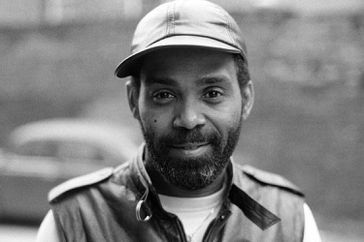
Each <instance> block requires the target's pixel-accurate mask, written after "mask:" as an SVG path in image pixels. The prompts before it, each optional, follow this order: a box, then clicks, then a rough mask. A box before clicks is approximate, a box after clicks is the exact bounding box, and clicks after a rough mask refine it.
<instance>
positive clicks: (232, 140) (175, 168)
mask: <svg viewBox="0 0 364 242" xmlns="http://www.w3.org/2000/svg"><path fill="white" fill-rule="evenodd" d="M241 123H242V120H240V121H239V123H238V124H237V125H236V126H234V127H230V128H229V129H228V132H227V135H226V137H222V136H221V135H220V134H219V133H218V132H217V131H213V130H210V131H203V130H202V129H200V128H195V129H192V130H187V129H174V130H173V131H172V132H170V133H168V134H166V135H164V136H161V137H158V138H157V136H156V134H155V133H154V132H153V130H152V129H151V128H150V129H145V128H144V127H143V125H141V126H142V132H143V136H144V139H145V142H146V146H147V149H148V152H149V153H148V154H149V157H148V158H149V159H148V160H147V164H148V165H149V166H151V167H152V168H153V169H154V170H155V171H157V172H158V173H159V174H161V175H162V176H163V177H164V178H165V179H166V180H167V181H168V182H170V183H171V184H173V185H175V186H177V187H180V188H183V189H187V190H198V189H202V188H204V187H206V186H208V185H210V184H211V183H212V182H213V181H215V179H216V178H217V177H218V176H219V175H220V174H221V173H222V172H223V170H224V169H225V167H226V166H227V164H228V163H229V161H230V157H231V155H232V153H233V151H234V149H235V146H236V144H237V142H238V140H239V135H240V129H241ZM185 143H208V145H209V146H210V147H209V149H208V151H206V152H205V153H204V154H202V155H200V156H196V157H184V158H182V157H180V158H177V157H172V156H170V155H169V151H170V149H171V145H172V144H185Z"/></svg>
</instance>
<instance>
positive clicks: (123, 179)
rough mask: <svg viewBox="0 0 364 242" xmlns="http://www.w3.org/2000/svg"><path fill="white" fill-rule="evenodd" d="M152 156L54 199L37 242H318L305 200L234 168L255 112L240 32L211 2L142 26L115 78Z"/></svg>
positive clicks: (77, 183)
mask: <svg viewBox="0 0 364 242" xmlns="http://www.w3.org/2000/svg"><path fill="white" fill-rule="evenodd" d="M115 73H116V75H117V76H118V77H127V76H131V80H130V81H129V82H128V83H127V94H128V100H129V105H130V109H131V112H132V114H133V116H134V117H135V119H136V120H137V121H138V122H139V123H140V126H141V129H142V132H143V135H144V139H145V144H144V145H142V146H141V148H140V151H139V153H138V154H137V155H136V156H135V158H134V159H132V160H131V161H129V162H127V163H125V164H124V165H121V166H120V167H117V168H115V169H112V168H110V169H105V170H102V171H99V172H96V173H93V174H90V175H87V176H84V177H80V178H76V179H74V180H71V181H68V182H66V183H65V184H62V185H60V186H58V187H56V188H55V189H53V190H52V191H51V192H50V194H49V200H50V204H51V208H52V209H51V211H50V212H49V213H48V214H47V216H46V218H45V219H44V221H43V223H42V225H41V227H40V230H39V234H38V241H44V242H45V241H47V242H52V241H95V242H96V241H97V242H100V241H112V242H114V241H194V242H197V241H257V242H261V241H305V242H307V241H320V237H319V234H318V231H317V227H316V224H315V221H314V219H313V216H312V213H311V211H310V209H309V208H308V206H307V205H306V204H305V202H304V199H303V195H302V193H301V192H300V191H299V190H298V188H296V187H295V186H294V185H293V184H291V183H290V182H288V181H287V180H285V179H284V178H282V177H280V176H278V175H275V174H271V173H267V172H264V171H260V170H258V169H255V168H253V167H250V166H241V165H238V164H237V163H242V162H243V161H240V157H236V158H235V159H236V160H237V161H239V162H237V163H235V162H234V161H233V160H232V154H233V151H234V149H235V147H236V144H237V142H238V139H239V134H240V129H241V125H242V123H243V122H244V121H245V120H246V119H247V117H248V116H249V113H250V111H251V109H252V106H253V100H254V90H253V84H252V81H251V80H250V76H249V72H248V65H247V55H246V47H245V43H244V41H243V36H242V34H241V32H240V30H239V27H238V26H237V24H236V23H235V22H234V20H233V19H232V18H231V16H230V15H229V14H228V13H227V12H226V11H224V10H223V9H222V8H220V7H219V6H217V5H215V4H212V3H210V2H207V1H174V2H169V3H166V4H163V5H161V6H159V7H157V8H156V9H154V10H153V11H152V12H150V13H149V14H147V15H146V16H145V17H144V18H143V19H142V20H141V21H140V23H139V24H138V26H137V29H136V31H135V34H134V38H133V42H132V54H131V55H130V56H129V57H127V58H126V59H124V60H123V61H122V62H121V63H120V65H119V66H118V67H117V69H116V72H115Z"/></svg>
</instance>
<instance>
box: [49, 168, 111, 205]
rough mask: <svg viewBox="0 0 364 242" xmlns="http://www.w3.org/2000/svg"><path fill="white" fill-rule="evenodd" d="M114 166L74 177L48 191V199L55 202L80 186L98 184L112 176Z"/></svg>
mask: <svg viewBox="0 0 364 242" xmlns="http://www.w3.org/2000/svg"><path fill="white" fill-rule="evenodd" d="M113 170H114V168H112V167H107V168H104V169H101V170H98V171H95V172H92V173H90V174H86V175H83V176H79V177H76V178H72V179H70V180H68V181H66V182H64V183H61V184H60V185H58V186H56V187H55V188H53V189H52V190H51V191H50V192H49V193H48V201H49V202H51V203H52V202H55V201H56V200H57V199H58V198H60V197H61V196H63V195H65V194H67V193H69V192H71V191H75V190H77V189H80V188H84V187H87V186H92V185H95V184H98V183H100V182H102V181H104V180H106V179H108V178H109V177H111V176H112V174H113Z"/></svg>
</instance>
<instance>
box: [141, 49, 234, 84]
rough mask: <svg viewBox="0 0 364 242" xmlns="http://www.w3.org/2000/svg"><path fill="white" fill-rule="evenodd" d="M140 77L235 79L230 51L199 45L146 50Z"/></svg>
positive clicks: (149, 80)
mask: <svg viewBox="0 0 364 242" xmlns="http://www.w3.org/2000/svg"><path fill="white" fill-rule="evenodd" d="M140 74H141V76H140V77H141V81H142V82H143V81H146V82H152V81H153V80H156V79H163V80H174V81H183V82H186V83H187V81H188V80H200V79H206V78H219V79H226V81H230V82H234V81H236V82H237V76H236V67H235V62H234V59H233V55H232V54H228V53H224V52H218V51H213V50H209V49H202V48H174V49H163V50H159V51H156V52H154V53H150V54H149V55H147V56H146V57H145V58H144V61H143V63H142V66H141V72H140Z"/></svg>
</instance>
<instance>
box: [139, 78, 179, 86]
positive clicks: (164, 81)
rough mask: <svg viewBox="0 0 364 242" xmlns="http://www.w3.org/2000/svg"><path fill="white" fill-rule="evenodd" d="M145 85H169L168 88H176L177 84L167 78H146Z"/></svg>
mask: <svg viewBox="0 0 364 242" xmlns="http://www.w3.org/2000/svg"><path fill="white" fill-rule="evenodd" d="M145 81H146V83H147V84H149V85H152V84H162V85H170V86H177V85H178V82H177V81H176V80H174V79H172V78H168V77H161V78H160V77H151V78H147V79H146V80H145Z"/></svg>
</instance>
